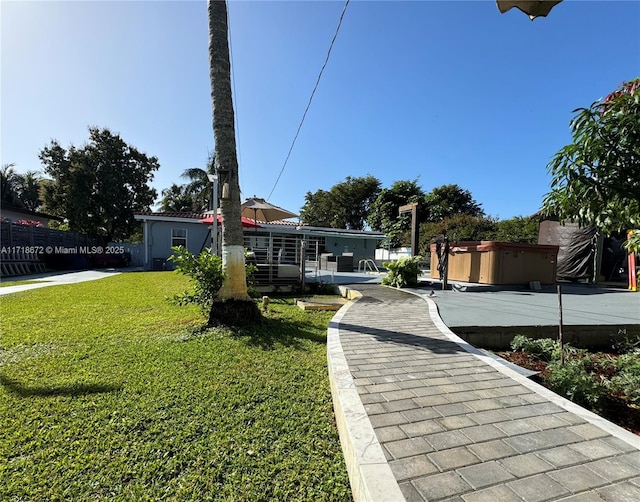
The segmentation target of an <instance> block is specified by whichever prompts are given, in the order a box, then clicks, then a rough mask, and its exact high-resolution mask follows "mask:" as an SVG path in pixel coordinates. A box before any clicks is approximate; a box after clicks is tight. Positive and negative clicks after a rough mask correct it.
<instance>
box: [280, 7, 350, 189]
mask: <svg viewBox="0 0 640 502" xmlns="http://www.w3.org/2000/svg"><path fill="white" fill-rule="evenodd" d="M349 2H350V0H346V2H345V4H344V7H343V8H342V14H340V19H339V21H338V26H337V27H336V31H335V33H334V34H333V38H332V39H331V44H329V50H328V51H327V57H326V58H325V60H324V63H323V65H322V68H321V69H320V73H319V74H318V79H317V80H316V84H315V85H314V87H313V90H312V91H311V96H310V97H309V102H308V103H307V107H306V108H305V110H304V113H303V114H302V119H301V120H300V124H299V125H298V130H297V131H296V134H295V136H294V137H293V141H292V142H291V147H289V152H288V153H287V157H286V158H285V159H284V164H283V165H282V168H281V169H280V173H279V174H278V177H277V178H276V182H275V183H274V184H273V188H272V189H271V192H269V195H268V196H267V200H269V199H270V198H271V195H272V194H273V191H274V190H275V189H276V187H277V186H278V182H279V181H280V178H281V177H282V173H283V172H284V169H285V167H286V166H287V162H289V157H291V152H292V151H293V147H294V146H295V144H296V140H297V139H298V136H299V135H300V130H301V129H302V124H304V119H305V118H306V116H307V112H308V111H309V108H310V107H311V102H312V101H313V96H314V95H315V93H316V90H317V89H318V85H319V84H320V79H321V78H322V74H323V73H324V69H325V68H326V66H327V63H328V62H329V57H330V56H331V50H332V49H333V44H334V43H335V41H336V38H338V33H339V32H340V27H341V26H342V20H343V19H344V15H345V13H346V11H347V6H348V5H349Z"/></svg>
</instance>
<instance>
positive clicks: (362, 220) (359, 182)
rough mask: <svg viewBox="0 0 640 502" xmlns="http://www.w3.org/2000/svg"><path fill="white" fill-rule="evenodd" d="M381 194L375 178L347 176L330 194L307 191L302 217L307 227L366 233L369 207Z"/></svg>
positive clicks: (369, 176)
mask: <svg viewBox="0 0 640 502" xmlns="http://www.w3.org/2000/svg"><path fill="white" fill-rule="evenodd" d="M379 192H380V180H378V179H377V178H376V177H375V176H371V175H368V176H363V177H359V178H352V177H351V176H347V178H346V179H345V181H343V182H341V183H337V184H336V185H334V186H333V187H331V190H330V191H328V192H327V191H325V190H318V191H317V192H315V193H311V192H307V194H306V195H305V204H304V206H303V207H302V209H301V210H300V218H301V220H302V221H303V222H304V223H306V224H307V225H314V226H319V227H331V228H346V229H349V230H364V228H365V225H366V218H367V215H368V213H369V208H370V206H371V204H372V203H373V201H374V200H375V199H376V197H377V196H378V193H379Z"/></svg>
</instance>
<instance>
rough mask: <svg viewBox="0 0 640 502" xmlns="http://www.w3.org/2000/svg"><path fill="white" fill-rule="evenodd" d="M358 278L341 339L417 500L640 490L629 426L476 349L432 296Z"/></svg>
mask: <svg viewBox="0 0 640 502" xmlns="http://www.w3.org/2000/svg"><path fill="white" fill-rule="evenodd" d="M357 289H358V290H359V291H361V292H362V293H363V297H362V298H361V299H359V300H358V301H356V302H355V303H354V304H353V305H352V306H351V307H350V308H349V309H348V310H347V312H346V313H345V314H344V316H343V317H342V319H341V321H340V324H339V334H340V341H341V344H342V349H343V351H344V354H345V356H346V359H347V362H348V367H349V370H350V372H351V375H352V377H353V379H354V381H355V385H356V386H357V389H358V392H359V393H360V397H361V400H362V403H363V404H364V407H365V410H366V412H367V414H368V416H369V419H370V421H371V424H372V425H373V428H374V431H375V434H376V435H377V437H378V441H379V442H380V444H381V445H382V448H383V451H384V454H385V456H386V458H387V461H388V463H389V466H390V467H391V470H392V472H393V474H394V476H395V478H396V480H397V482H398V484H399V487H400V489H401V491H402V493H403V494H404V496H405V499H406V500H408V501H424V500H428V501H436V500H448V501H465V502H479V501H490V502H507V501H527V502H535V501H545V500H571V501H580V502H591V501H599V500H606V501H615V502H621V501H625V500H628V501H640V450H639V449H638V448H637V446H636V445H635V444H634V443H633V441H631V442H630V441H628V440H627V439H628V437H626V438H625V434H627V433H622V434H616V433H615V428H614V433H613V434H612V433H611V428H610V427H608V426H605V427H604V428H602V427H600V426H598V425H595V424H593V423H591V422H590V421H587V420H586V419H585V418H584V415H582V414H581V413H574V412H572V411H567V409H565V408H564V407H562V406H561V405H560V404H558V401H557V400H555V402H554V400H553V399H549V398H547V397H545V396H544V395H543V394H541V393H538V392H536V391H535V389H532V388H529V387H528V386H525V385H522V384H521V383H518V381H516V380H514V379H513V378H511V376H510V375H509V374H505V373H503V372H501V371H498V370H497V369H496V368H494V367H493V366H491V365H489V364H487V362H486V361H485V360H482V359H481V358H479V357H476V356H475V355H473V354H471V353H469V352H467V351H465V350H464V348H463V347H461V346H460V345H458V344H457V343H455V342H453V341H452V340H451V339H450V338H448V337H447V336H446V335H445V334H443V333H442V332H441V331H440V330H439V329H438V328H437V326H436V325H435V324H434V322H433V321H432V319H431V317H430V315H429V310H428V304H427V302H426V301H425V300H424V299H422V298H420V297H418V296H415V295H411V294H408V293H405V292H402V291H398V290H394V289H390V288H385V287H381V286H362V287H361V286H358V287H357ZM569 409H571V408H569ZM581 415H582V416H581ZM587 416H588V414H587ZM607 424H608V422H607ZM609 425H610V424H609ZM616 436H618V437H616ZM634 437H635V436H634Z"/></svg>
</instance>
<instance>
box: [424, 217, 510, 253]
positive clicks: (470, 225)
mask: <svg viewBox="0 0 640 502" xmlns="http://www.w3.org/2000/svg"><path fill="white" fill-rule="evenodd" d="M497 225H498V223H497V222H496V221H495V219H493V218H489V217H486V216H471V215H469V214H456V215H454V216H451V217H449V218H445V219H443V220H440V221H438V222H425V223H422V224H421V225H420V249H421V250H425V251H428V250H429V245H430V244H431V242H433V241H434V239H436V238H437V237H438V236H440V235H445V236H447V237H448V238H449V240H450V241H451V242H455V241H483V240H495V239H496V228H497ZM423 252H424V251H423Z"/></svg>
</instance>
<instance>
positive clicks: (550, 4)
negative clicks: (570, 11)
mask: <svg viewBox="0 0 640 502" xmlns="http://www.w3.org/2000/svg"><path fill="white" fill-rule="evenodd" d="M561 1H562V0H544V1H540V0H538V1H529V0H496V3H497V4H498V10H499V11H500V12H502V13H503V14H504V13H505V12H507V11H508V10H509V9H513V8H514V7H515V8H517V9H520V10H521V11H522V12H524V13H525V14H527V15H528V16H529V17H530V18H531V19H532V20H533V19H535V18H536V17H544V16H546V15H547V14H549V12H551V9H553V8H554V7H555V6H556V5H558V4H559V3H560V2H561Z"/></svg>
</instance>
